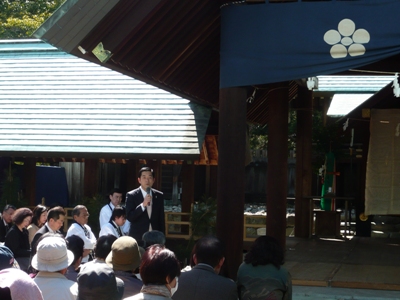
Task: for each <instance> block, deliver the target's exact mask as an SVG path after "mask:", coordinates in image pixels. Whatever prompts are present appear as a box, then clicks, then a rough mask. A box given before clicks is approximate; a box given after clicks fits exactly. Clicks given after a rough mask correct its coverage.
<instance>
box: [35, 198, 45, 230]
mask: <svg viewBox="0 0 400 300" xmlns="http://www.w3.org/2000/svg"><path fill="white" fill-rule="evenodd" d="M47 210H48V209H47V207H46V206H44V205H40V204H39V205H36V207H35V208H34V209H33V216H32V224H35V225H36V226H38V227H42V226H43V225H44V223H46V221H47Z"/></svg>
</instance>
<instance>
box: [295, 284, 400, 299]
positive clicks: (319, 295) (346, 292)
mask: <svg viewBox="0 0 400 300" xmlns="http://www.w3.org/2000/svg"><path fill="white" fill-rule="evenodd" d="M314 299H323V300H338V299H340V300H392V299H400V291H385V290H370V289H346V288H335V287H311V286H294V287H293V300H314Z"/></svg>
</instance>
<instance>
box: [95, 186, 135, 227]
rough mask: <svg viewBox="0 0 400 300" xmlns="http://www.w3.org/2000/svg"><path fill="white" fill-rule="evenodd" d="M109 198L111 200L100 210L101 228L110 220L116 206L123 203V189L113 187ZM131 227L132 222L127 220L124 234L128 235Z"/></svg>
mask: <svg viewBox="0 0 400 300" xmlns="http://www.w3.org/2000/svg"><path fill="white" fill-rule="evenodd" d="M109 198H110V202H109V203H108V204H106V205H104V206H103V207H102V208H101V210H100V215H99V222H100V228H102V227H103V226H104V225H106V224H107V223H108V222H109V221H110V217H111V214H112V211H113V209H114V208H115V207H116V206H120V205H121V201H122V191H121V190H120V189H118V188H115V189H112V190H111V192H110V194H109ZM129 228H130V222H129V221H128V220H127V221H126V222H125V224H124V226H123V232H124V235H128V233H129Z"/></svg>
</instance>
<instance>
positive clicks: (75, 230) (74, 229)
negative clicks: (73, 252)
mask: <svg viewBox="0 0 400 300" xmlns="http://www.w3.org/2000/svg"><path fill="white" fill-rule="evenodd" d="M81 226H82V225H80V224H78V223H72V224H71V226H70V227H69V229H68V231H67V235H66V236H65V237H66V238H67V237H70V236H72V235H77V236H79V237H80V238H81V239H82V240H83V243H84V245H83V248H84V249H94V245H95V244H96V237H95V235H94V234H93V232H92V229H91V228H90V227H89V226H88V225H86V224H85V225H84V227H85V228H86V230H87V231H88V232H89V237H87V236H86V235H85V231H84V230H83V228H82V227H81ZM88 260H89V255H87V256H85V257H83V258H82V262H88Z"/></svg>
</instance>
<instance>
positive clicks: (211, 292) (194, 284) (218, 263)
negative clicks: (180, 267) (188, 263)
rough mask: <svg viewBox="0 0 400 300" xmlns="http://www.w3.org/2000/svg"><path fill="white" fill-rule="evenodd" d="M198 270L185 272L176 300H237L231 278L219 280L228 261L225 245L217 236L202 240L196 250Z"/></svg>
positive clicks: (180, 281)
mask: <svg viewBox="0 0 400 300" xmlns="http://www.w3.org/2000/svg"><path fill="white" fill-rule="evenodd" d="M192 254H193V255H192V260H193V264H194V267H193V268H192V269H191V270H190V271H187V272H182V274H181V277H180V278H179V289H178V291H177V292H176V293H175V295H174V296H173V297H172V298H173V299H174V300H183V299H191V300H200V299H201V300H204V299H207V300H231V299H232V300H237V298H238V293H237V288H236V284H235V283H234V282H233V281H232V280H231V279H229V278H225V277H222V276H219V275H218V274H219V272H220V270H221V267H222V265H223V263H224V261H225V257H224V247H223V244H222V242H221V241H220V240H219V239H218V238H216V237H213V236H206V237H202V238H201V239H199V240H198V241H197V242H196V244H195V245H194V247H193V251H192Z"/></svg>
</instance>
